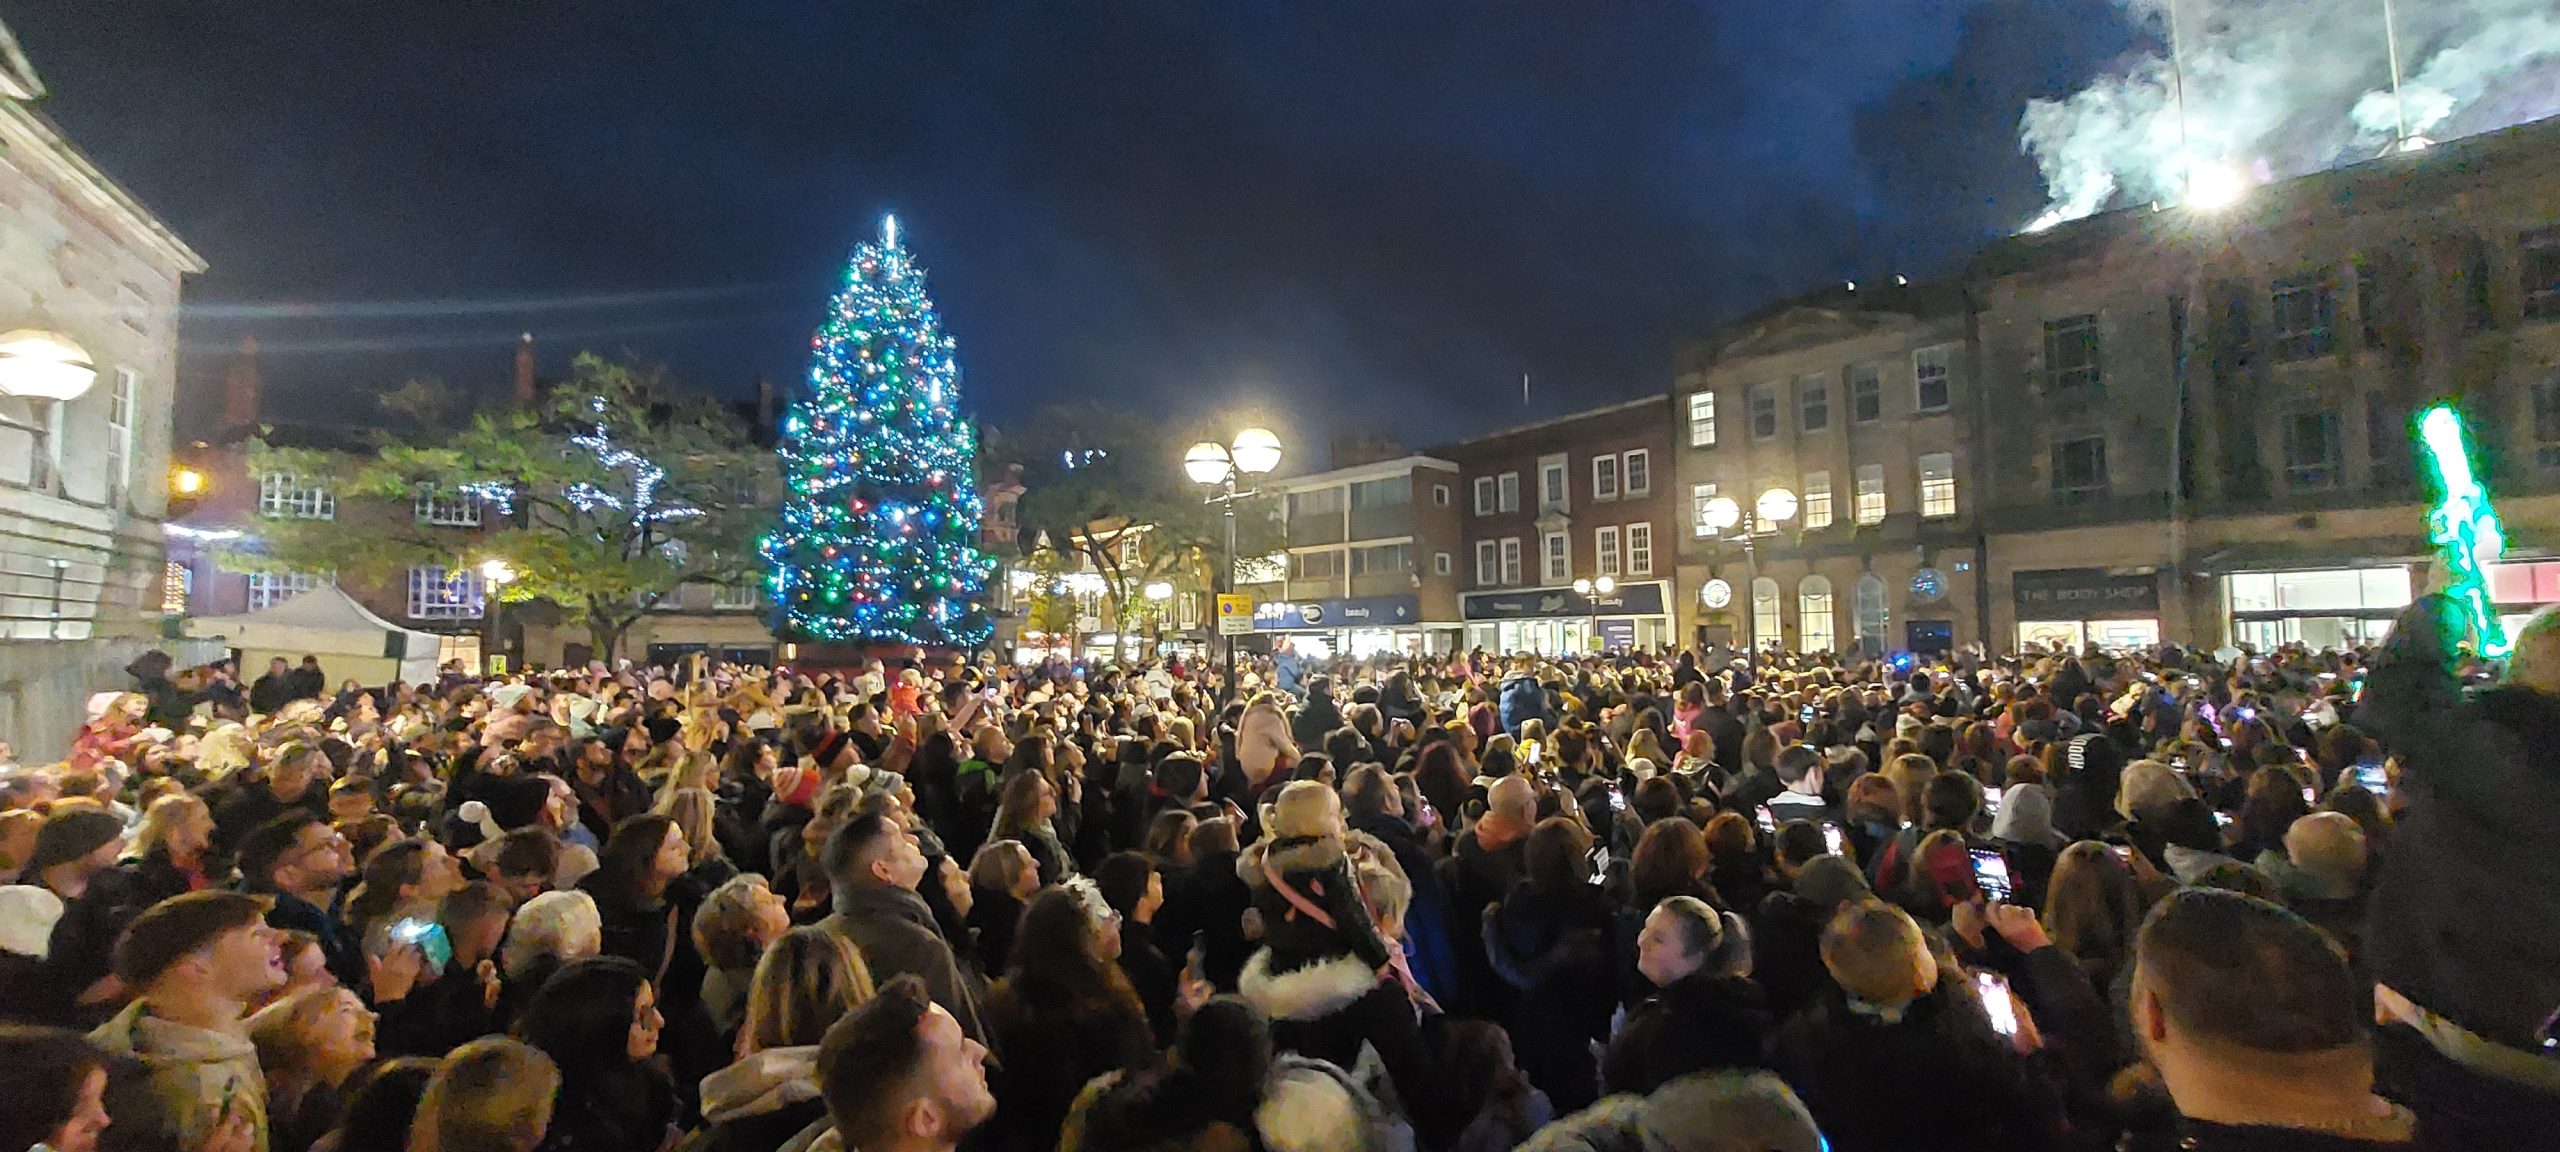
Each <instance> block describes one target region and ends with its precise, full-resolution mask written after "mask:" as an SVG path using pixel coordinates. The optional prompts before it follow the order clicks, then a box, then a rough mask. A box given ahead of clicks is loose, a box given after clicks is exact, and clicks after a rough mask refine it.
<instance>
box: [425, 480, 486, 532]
mask: <svg viewBox="0 0 2560 1152" xmlns="http://www.w3.org/2000/svg"><path fill="white" fill-rule="evenodd" d="M412 514H413V515H414V516H415V517H416V518H417V521H418V523H420V524H441V525H444V526H446V527H449V528H477V527H479V526H480V498H479V497H477V496H474V495H472V494H470V493H468V492H455V493H452V494H451V495H447V494H446V493H445V490H444V489H442V488H438V487H436V486H435V485H433V484H421V485H419V486H418V497H417V500H416V501H415V507H414V508H413V510H412Z"/></svg>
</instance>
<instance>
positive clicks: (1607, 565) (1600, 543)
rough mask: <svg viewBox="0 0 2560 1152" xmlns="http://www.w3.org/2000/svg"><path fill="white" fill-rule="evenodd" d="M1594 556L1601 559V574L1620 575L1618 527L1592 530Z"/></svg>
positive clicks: (1603, 526)
mask: <svg viewBox="0 0 2560 1152" xmlns="http://www.w3.org/2000/svg"><path fill="white" fill-rule="evenodd" d="M1591 544H1592V554H1593V555H1594V556H1596V557H1598V559H1599V563H1600V574H1601V575H1603V576H1616V575H1618V574H1619V573H1618V526H1617V525H1615V524H1607V525H1602V526H1601V527H1598V528H1594V529H1592V530H1591Z"/></svg>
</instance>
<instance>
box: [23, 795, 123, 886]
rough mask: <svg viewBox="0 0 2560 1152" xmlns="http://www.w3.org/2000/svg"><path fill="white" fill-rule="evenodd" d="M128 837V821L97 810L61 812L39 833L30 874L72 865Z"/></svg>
mask: <svg viewBox="0 0 2560 1152" xmlns="http://www.w3.org/2000/svg"><path fill="white" fill-rule="evenodd" d="M123 835H124V821H122V820H118V819H116V818H115V817H113V816H110V815H108V814H107V813H104V812H101V811H98V810H97V809H95V808H74V809H72V810H71V811H68V812H57V813H55V814H54V815H53V816H52V817H50V818H48V819H47V820H46V821H45V822H44V827H43V828H42V829H40V830H38V831H37V832H36V850H35V853H34V854H33V855H31V856H29V857H28V858H27V867H26V873H25V874H26V875H28V876H34V875H36V874H37V873H40V872H42V871H44V870H45V869H47V868H51V867H53V866H54V865H56V864H68V863H70V862H72V861H74V860H77V859H79V858H81V857H83V856H86V855H88V854H90V853H92V852H95V851H97V850H98V849H99V847H100V846H102V845H104V844H106V843H108V842H109V841H112V840H116V839H119V838H121V837H122V836H123Z"/></svg>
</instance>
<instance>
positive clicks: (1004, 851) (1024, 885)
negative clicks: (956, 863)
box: [968, 840, 1040, 973]
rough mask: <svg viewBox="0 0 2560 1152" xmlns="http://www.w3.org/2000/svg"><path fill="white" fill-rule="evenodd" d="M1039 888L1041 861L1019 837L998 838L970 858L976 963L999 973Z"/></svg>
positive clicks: (970, 920) (972, 923)
mask: <svg viewBox="0 0 2560 1152" xmlns="http://www.w3.org/2000/svg"><path fill="white" fill-rule="evenodd" d="M1039 891H1040V862H1039V861H1038V860H1036V859H1033V858H1032V855H1031V850H1030V849H1028V848H1025V847H1024V846H1023V844H1022V842H1021V841H1019V840H998V841H995V842H994V843H991V844H987V845H985V846H983V847H981V848H979V849H978V855H977V857H976V858H974V859H972V860H970V861H969V918H968V919H969V927H970V928H972V929H974V930H975V932H976V935H977V937H978V966H979V967H980V968H981V969H984V970H985V971H988V972H997V973H1001V972H1003V971H1004V970H1005V967H1006V965H1007V962H1008V961H1009V960H1010V959H1011V957H1012V955H1013V931H1014V928H1015V927H1017V926H1018V925H1020V924H1021V923H1022V910H1023V909H1024V908H1025V907H1027V906H1029V905H1030V903H1031V897H1032V895H1033V894H1035V893H1037V892H1039Z"/></svg>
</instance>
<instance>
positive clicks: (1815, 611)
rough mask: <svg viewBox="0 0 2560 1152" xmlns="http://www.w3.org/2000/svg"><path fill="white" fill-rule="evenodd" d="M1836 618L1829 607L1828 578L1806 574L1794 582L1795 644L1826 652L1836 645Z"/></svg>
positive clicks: (1829, 587) (1806, 649)
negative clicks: (1796, 639)
mask: <svg viewBox="0 0 2560 1152" xmlns="http://www.w3.org/2000/svg"><path fill="white" fill-rule="evenodd" d="M1836 623H1837V622H1836V621H1835V620H1834V619H1833V616H1832V610H1831V581H1830V580H1829V579H1828V578H1825V577H1822V576H1807V577H1805V578H1804V579H1803V580H1801V581H1799V582H1797V584H1796V636H1797V638H1798V641H1799V642H1798V644H1797V645H1796V648H1797V650H1798V651H1802V652H1830V651H1834V650H1836V649H1837V648H1839V646H1840V636H1839V633H1838V632H1837V631H1836V628H1835V625H1836Z"/></svg>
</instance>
